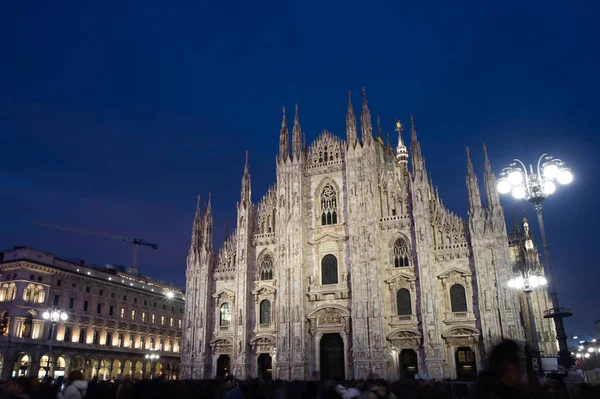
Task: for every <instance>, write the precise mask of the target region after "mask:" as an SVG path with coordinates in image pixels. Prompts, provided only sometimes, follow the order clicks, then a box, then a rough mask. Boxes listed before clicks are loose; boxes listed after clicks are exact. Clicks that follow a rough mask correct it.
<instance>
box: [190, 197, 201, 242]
mask: <svg viewBox="0 0 600 399" xmlns="http://www.w3.org/2000/svg"><path fill="white" fill-rule="evenodd" d="M202 229H203V226H202V212H201V211H200V195H199V194H198V200H197V201H196V215H194V224H193V226H192V243H191V245H190V252H196V253H198V251H199V250H200V247H201V246H202Z"/></svg>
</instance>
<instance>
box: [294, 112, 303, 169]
mask: <svg viewBox="0 0 600 399" xmlns="http://www.w3.org/2000/svg"><path fill="white" fill-rule="evenodd" d="M302 150H303V148H302V128H301V127H300V117H299V116H298V104H296V115H295V116H294V129H293V130H292V157H293V158H294V159H299V158H300V156H301V155H302Z"/></svg>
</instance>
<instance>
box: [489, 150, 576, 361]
mask: <svg viewBox="0 0 600 399" xmlns="http://www.w3.org/2000/svg"><path fill="white" fill-rule="evenodd" d="M542 162H543V163H542ZM572 180H573V174H572V173H571V169H569V168H567V167H565V163H564V162H563V161H561V160H560V159H555V158H553V157H552V156H551V155H549V154H543V155H542V156H541V157H540V158H539V159H538V162H537V171H535V172H534V169H533V165H529V172H528V171H527V167H525V164H524V163H523V162H521V161H520V160H518V159H514V160H513V162H512V163H510V165H509V167H507V168H504V169H503V170H502V172H501V173H500V179H498V185H497V189H498V191H499V192H500V193H501V194H508V193H512V196H513V197H514V198H515V199H525V200H526V201H529V202H531V203H532V204H533V208H534V209H535V212H536V213H537V219H538V224H539V226H540V232H541V236H542V245H543V247H544V258H545V259H546V262H545V264H544V266H545V270H544V272H545V274H546V276H547V278H548V295H549V296H550V300H551V301H552V309H548V310H546V311H545V312H544V318H551V319H554V326H555V328H556V339H557V340H558V348H559V350H558V361H559V363H560V364H562V365H563V366H565V367H569V366H571V365H572V364H573V359H572V357H571V356H570V354H569V349H568V346H567V334H566V333H565V326H564V323H563V318H565V317H569V316H572V315H573V314H572V313H571V312H570V311H569V310H568V309H563V308H561V307H560V306H559V304H558V294H557V293H556V286H555V283H554V274H553V273H552V263H551V261H550V251H549V250H548V243H547V241H546V229H545V228H544V219H543V218H542V202H543V201H544V200H545V199H546V198H548V196H549V195H551V194H552V193H554V191H555V190H556V184H555V183H554V181H556V182H558V183H559V184H561V185H567V184H569V183H571V181H572Z"/></svg>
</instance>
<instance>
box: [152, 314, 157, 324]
mask: <svg viewBox="0 0 600 399" xmlns="http://www.w3.org/2000/svg"><path fill="white" fill-rule="evenodd" d="M152 324H156V315H155V314H152Z"/></svg>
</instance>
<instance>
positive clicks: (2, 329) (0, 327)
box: [0, 312, 10, 365]
mask: <svg viewBox="0 0 600 399" xmlns="http://www.w3.org/2000/svg"><path fill="white" fill-rule="evenodd" d="M9 326H10V317H9V316H8V312H4V315H3V316H2V320H0V337H4V336H5V335H8V331H9ZM1 361H2V359H0V365H1Z"/></svg>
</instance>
